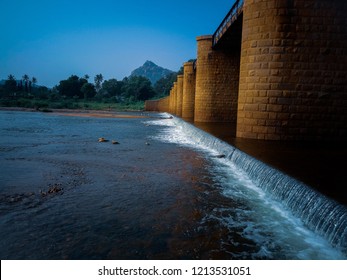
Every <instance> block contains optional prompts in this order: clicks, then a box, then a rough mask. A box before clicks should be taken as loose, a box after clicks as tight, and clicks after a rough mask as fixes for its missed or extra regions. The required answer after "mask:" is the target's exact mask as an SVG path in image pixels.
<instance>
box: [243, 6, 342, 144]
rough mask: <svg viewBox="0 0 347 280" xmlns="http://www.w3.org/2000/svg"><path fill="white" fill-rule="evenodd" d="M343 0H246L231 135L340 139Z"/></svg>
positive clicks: (278, 138) (274, 138)
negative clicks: (234, 133) (232, 133)
mask: <svg viewBox="0 0 347 280" xmlns="http://www.w3.org/2000/svg"><path fill="white" fill-rule="evenodd" d="M346 15H347V1H343V0H316V1H313V0H312V1H310V0H307V1H294V0H261V1H259V0H257V1H256V0H245V4H244V8H243V27H242V49H241V66H240V87H239V98H238V119H237V136H238V137H244V138H256V139H268V140H333V139H340V140H341V139H347V16H346Z"/></svg>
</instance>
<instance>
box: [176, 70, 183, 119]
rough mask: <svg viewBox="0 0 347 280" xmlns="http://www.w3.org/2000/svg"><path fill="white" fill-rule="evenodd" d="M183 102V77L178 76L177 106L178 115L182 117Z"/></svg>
mask: <svg viewBox="0 0 347 280" xmlns="http://www.w3.org/2000/svg"><path fill="white" fill-rule="evenodd" d="M182 102H183V75H178V76H177V106H176V115H177V116H179V117H181V116H182Z"/></svg>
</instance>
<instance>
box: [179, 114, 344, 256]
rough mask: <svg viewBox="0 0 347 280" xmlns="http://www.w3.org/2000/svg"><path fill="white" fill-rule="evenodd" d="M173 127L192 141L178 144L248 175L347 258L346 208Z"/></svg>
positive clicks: (187, 127) (187, 128) (189, 128)
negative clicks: (208, 153) (197, 148)
mask: <svg viewBox="0 0 347 280" xmlns="http://www.w3.org/2000/svg"><path fill="white" fill-rule="evenodd" d="M173 123H174V124H175V125H176V126H177V127H178V128H179V129H180V130H181V131H182V133H184V134H185V135H186V137H187V139H190V140H188V141H187V139H186V140H183V141H182V139H181V140H178V139H176V141H178V142H179V141H181V142H182V143H186V144H190V145H193V146H195V145H198V146H200V148H207V149H210V151H212V152H215V153H216V158H221V159H220V161H227V162H228V163H230V164H231V165H233V167H236V168H237V169H239V170H240V171H242V172H245V175H246V176H247V177H249V179H250V180H251V181H252V183H254V184H255V185H256V187H258V188H260V189H261V190H263V191H264V192H265V195H266V196H269V197H270V198H271V199H273V200H274V201H277V202H279V203H280V204H281V205H283V207H284V208H285V209H288V210H289V211H290V212H291V213H292V214H293V216H294V217H297V218H299V219H300V220H301V221H302V222H303V224H304V225H305V226H306V227H307V228H308V229H310V230H312V231H313V232H314V233H316V234H318V235H319V236H322V237H323V238H324V239H326V240H327V241H328V242H329V243H330V244H331V245H332V246H333V247H335V248H337V249H338V250H341V251H342V252H343V253H344V254H347V208H346V207H345V206H343V205H340V204H338V203H337V202H335V201H333V200H331V199H329V198H327V197H326V196H324V195H322V194H320V193H318V192H316V191H315V190H313V189H312V188H310V187H309V186H307V185H305V184H304V183H302V182H300V181H298V180H296V179H294V178H292V177H290V176H288V175H286V174H284V173H282V172H281V171H279V170H277V169H274V168H272V167H270V166H268V165H266V164H265V163H263V162H261V161H259V160H257V159H255V158H253V157H251V156H249V155H247V154H245V153H244V152H242V151H240V150H238V149H237V148H235V147H233V146H231V145H229V144H227V143H225V142H223V141H222V140H220V139H218V138H216V137H214V136H212V135H210V134H208V133H206V132H204V131H202V130H200V129H198V128H196V127H195V126H193V125H191V124H189V123H187V122H185V121H183V120H182V119H179V118H174V119H173ZM176 137H178V136H176ZM174 138H175V137H173V139H174ZM178 138H179V137H178ZM174 141H175V140H174ZM190 141H191V142H190ZM222 158H223V159H222Z"/></svg>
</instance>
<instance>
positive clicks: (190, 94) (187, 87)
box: [182, 62, 196, 120]
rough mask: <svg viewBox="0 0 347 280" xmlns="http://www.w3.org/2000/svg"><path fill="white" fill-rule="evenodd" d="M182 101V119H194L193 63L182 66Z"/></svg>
mask: <svg viewBox="0 0 347 280" xmlns="http://www.w3.org/2000/svg"><path fill="white" fill-rule="evenodd" d="M183 69H184V73H183V99H182V118H185V119H190V120H192V119H194V101H195V77H196V75H195V71H194V62H186V63H184V65H183Z"/></svg>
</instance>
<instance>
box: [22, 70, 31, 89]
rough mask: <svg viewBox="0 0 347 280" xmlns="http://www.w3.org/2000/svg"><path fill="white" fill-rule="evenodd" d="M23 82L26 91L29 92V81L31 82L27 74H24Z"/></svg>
mask: <svg viewBox="0 0 347 280" xmlns="http://www.w3.org/2000/svg"><path fill="white" fill-rule="evenodd" d="M22 79H23V81H24V87H25V91H26V92H28V91H29V89H28V81H29V79H30V78H29V76H28V75H27V74H24V75H23V77H22Z"/></svg>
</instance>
